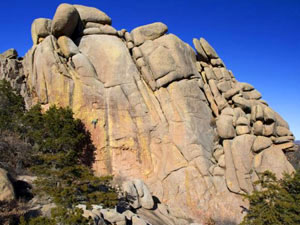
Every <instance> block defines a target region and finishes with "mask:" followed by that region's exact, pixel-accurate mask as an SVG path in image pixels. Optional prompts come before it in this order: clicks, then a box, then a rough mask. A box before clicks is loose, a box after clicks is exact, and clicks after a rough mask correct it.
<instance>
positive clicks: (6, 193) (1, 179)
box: [0, 168, 15, 201]
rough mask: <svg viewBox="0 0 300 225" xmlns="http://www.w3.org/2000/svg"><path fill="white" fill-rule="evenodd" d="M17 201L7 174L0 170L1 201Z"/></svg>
mask: <svg viewBox="0 0 300 225" xmlns="http://www.w3.org/2000/svg"><path fill="white" fill-rule="evenodd" d="M13 199H15V192H14V188H13V185H12V183H11V182H10V180H9V179H8V175H7V172H6V171H5V170H4V169H2V168H0V201H11V200H13Z"/></svg>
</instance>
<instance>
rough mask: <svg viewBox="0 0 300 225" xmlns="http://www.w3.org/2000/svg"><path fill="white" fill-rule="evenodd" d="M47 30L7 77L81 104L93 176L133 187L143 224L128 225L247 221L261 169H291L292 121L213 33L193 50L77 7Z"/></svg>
mask: <svg viewBox="0 0 300 225" xmlns="http://www.w3.org/2000/svg"><path fill="white" fill-rule="evenodd" d="M48 23H49V22H46V21H41V25H40V26H41V28H39V29H33V33H34V34H32V35H33V37H34V38H33V39H34V45H33V47H32V48H31V49H30V50H29V51H28V52H27V54H26V55H25V57H24V60H22V61H19V60H17V59H9V58H4V57H3V56H1V57H0V77H1V78H4V79H7V80H9V81H10V82H11V83H12V84H13V85H14V86H17V87H18V90H19V91H20V92H21V94H22V95H23V96H24V97H25V101H26V104H27V107H31V106H32V105H34V104H35V103H38V102H39V103H41V104H42V107H45V108H47V107H48V106H49V105H51V104H56V105H58V106H69V107H71V108H72V109H73V111H74V113H75V116H76V117H78V118H80V119H81V120H82V121H83V122H84V123H85V125H86V127H87V129H88V130H89V131H90V133H91V137H92V139H93V142H94V144H95V146H96V148H97V151H96V158H95V163H94V165H93V168H94V170H95V174H96V175H103V174H113V175H114V176H115V177H116V178H121V180H122V179H123V178H126V179H125V180H130V181H128V183H126V184H124V185H125V187H124V189H125V190H126V192H127V193H130V195H133V196H135V198H136V199H135V201H133V202H132V204H131V207H132V208H135V209H136V210H137V211H138V212H139V214H138V215H139V216H140V218H138V217H137V218H136V217H134V215H123V216H121V217H122V219H124V218H125V217H126V218H134V219H132V220H134V221H135V222H134V223H143V222H139V219H143V221H144V222H147V221H148V222H149V223H152V224H188V222H187V221H195V222H199V223H202V222H203V221H204V219H205V217H206V218H208V217H212V218H214V219H215V220H217V221H218V223H219V224H222V221H223V220H225V219H226V218H228V217H230V218H231V219H232V220H233V221H235V222H237V223H238V222H239V221H240V220H241V218H242V216H243V215H242V214H241V213H240V208H239V206H240V205H245V204H246V203H245V202H243V201H242V197H241V196H240V195H238V194H241V193H249V192H251V191H252V190H253V189H254V187H253V181H255V179H256V173H258V172H262V171H263V170H266V169H268V170H271V171H273V172H275V173H276V174H277V175H278V176H281V173H282V172H285V171H286V172H292V171H293V168H292V166H291V165H290V164H289V162H288V161H287V159H286V156H285V154H284V152H286V151H291V150H292V149H293V135H292V133H291V132H290V131H289V126H288V124H287V123H286V122H285V121H284V120H283V119H282V118H281V117H280V115H278V114H277V113H276V112H275V111H274V110H272V109H271V108H270V107H269V106H268V105H267V104H266V102H264V101H263V100H261V99H260V98H261V95H260V93H259V92H258V91H257V90H255V89H254V87H253V86H252V85H250V84H247V83H240V82H238V81H237V80H236V79H235V78H234V75H233V74H232V72H231V71H230V70H228V69H227V68H226V67H225V65H224V63H223V62H222V60H221V59H220V58H219V56H218V54H217V53H216V51H215V50H214V49H213V48H212V47H211V45H210V44H209V43H208V42H207V41H206V40H204V39H203V38H200V41H198V39H195V41H194V44H195V48H196V52H194V50H193V49H192V48H191V46H189V45H188V44H186V43H184V42H183V41H182V40H180V39H179V38H178V37H177V36H175V35H174V34H166V32H167V27H166V26H165V25H164V24H162V23H154V24H150V25H145V26H142V27H138V28H136V29H133V30H132V31H131V32H130V33H129V32H127V31H126V30H125V29H123V30H120V31H116V30H115V29H114V28H113V27H112V26H110V24H111V19H110V18H109V17H108V16H107V15H106V14H105V13H103V12H101V11H100V10H97V9H94V8H88V7H83V6H77V5H75V6H72V5H68V4H63V5H60V6H59V8H58V9H57V11H56V13H55V16H54V18H53V20H52V22H51V24H52V25H51V26H52V29H51V30H50V33H48V28H47V26H48V25H46V24H48ZM37 27H38V26H37ZM104 27H105V29H104ZM101 29H102V30H101ZM44 31H45V32H44ZM104 31H105V32H104ZM37 37H40V38H42V39H39V38H37ZM95 119H98V123H97V124H96V126H93V125H92V124H91V121H92V120H95ZM283 150H284V151H283ZM136 179H139V180H136ZM141 180H142V181H141ZM153 196H155V198H154V197H153ZM155 199H158V201H160V202H161V204H157V201H156V200H155ZM101 215H102V214H101ZM174 218H176V219H174ZM116 223H117V222H116ZM121 223H123V222H121Z"/></svg>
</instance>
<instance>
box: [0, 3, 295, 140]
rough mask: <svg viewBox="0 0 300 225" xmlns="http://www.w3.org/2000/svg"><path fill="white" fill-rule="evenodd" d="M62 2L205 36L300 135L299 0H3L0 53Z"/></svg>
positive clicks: (24, 39)
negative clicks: (82, 5)
mask: <svg viewBox="0 0 300 225" xmlns="http://www.w3.org/2000/svg"><path fill="white" fill-rule="evenodd" d="M63 2H68V3H74V4H75V3H76V4H84V5H89V6H95V7H97V8H99V9H101V10H103V11H104V12H106V13H107V14H108V15H109V16H110V17H111V18H112V20H113V26H114V27H115V28H117V29H121V28H126V29H127V30H129V31H130V30H131V29H133V28H134V27H137V26H140V25H144V24H147V23H152V22H156V21H162V22H164V23H166V24H167V25H168V27H169V32H170V33H174V34H176V35H177V36H179V37H180V38H181V39H182V40H183V41H185V42H187V43H189V44H192V38H193V37H204V38H206V39H207V40H208V41H209V42H210V43H211V44H212V46H213V47H214V48H215V49H216V50H217V52H218V54H219V55H220V56H221V58H222V59H223V61H224V62H225V64H226V66H227V68H229V69H231V70H232V71H233V73H234V75H235V76H236V78H237V79H238V80H239V81H243V82H248V83H251V84H252V85H254V87H255V88H257V89H258V90H259V91H260V92H261V93H262V95H263V98H264V99H265V100H266V101H267V102H268V103H269V104H270V106H271V107H272V108H274V109H275V110H276V111H277V112H278V113H280V114H281V115H282V116H283V117H284V118H285V119H286V120H287V121H288V122H289V124H290V127H291V130H292V131H293V132H294V134H295V136H296V138H297V139H300V116H299V115H300V0H195V1H194V0H180V1H179V0H147V1H146V0H138V1H137V0H118V1H114V0H81V1H70V0H65V1H59V0H44V1H41V0H39V1H37V0H27V1H26V0H18V1H17V0H3V1H1V6H0V21H1V28H0V29H1V36H0V43H1V44H0V52H2V51H4V50H6V49H8V48H12V47H13V48H16V49H17V50H18V52H19V53H20V55H24V54H25V52H26V51H27V50H28V49H29V48H30V47H31V45H32V41H31V36H30V26H31V22H32V21H33V20H34V19H35V18H38V17H46V18H52V17H53V15H54V12H55V9H56V7H57V6H58V5H59V4H60V3H63Z"/></svg>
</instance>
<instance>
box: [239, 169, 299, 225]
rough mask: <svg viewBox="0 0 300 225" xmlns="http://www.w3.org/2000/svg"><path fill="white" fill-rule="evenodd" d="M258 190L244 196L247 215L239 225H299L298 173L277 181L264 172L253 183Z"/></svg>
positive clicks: (271, 175) (287, 175) (271, 174)
mask: <svg viewBox="0 0 300 225" xmlns="http://www.w3.org/2000/svg"><path fill="white" fill-rule="evenodd" d="M255 184H256V185H257V187H258V189H259V190H255V191H253V193H251V194H249V195H245V197H246V199H248V200H249V203H250V207H249V211H248V214H247V215H246V216H245V217H244V220H243V222H242V223H241V225H296V224H300V172H299V171H297V172H296V173H294V174H292V175H289V174H285V175H284V177H283V179H281V180H278V179H277V178H276V176H275V175H274V174H273V173H271V172H269V171H266V172H264V173H262V174H259V180H258V181H257V182H256V183H255Z"/></svg>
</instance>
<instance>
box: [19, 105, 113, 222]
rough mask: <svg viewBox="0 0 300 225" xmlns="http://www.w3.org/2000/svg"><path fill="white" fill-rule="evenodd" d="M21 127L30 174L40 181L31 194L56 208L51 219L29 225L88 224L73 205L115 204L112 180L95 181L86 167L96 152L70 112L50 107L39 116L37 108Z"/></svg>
mask: <svg viewBox="0 0 300 225" xmlns="http://www.w3.org/2000/svg"><path fill="white" fill-rule="evenodd" d="M22 124H23V125H22V127H21V129H20V132H21V133H22V136H23V137H24V138H26V139H27V140H28V141H29V142H30V143H31V144H32V145H33V151H32V158H33V160H32V165H31V171H32V172H33V173H34V174H36V175H37V176H38V177H39V178H38V179H37V180H36V181H35V186H36V187H35V188H34V193H35V194H37V195H41V196H44V195H48V196H50V197H51V198H52V201H53V202H54V203H56V205H57V206H58V207H57V208H56V209H55V210H54V211H53V213H52V217H51V218H50V219H46V218H42V217H39V218H35V219H31V220H30V221H29V222H28V224H37V223H38V222H39V221H44V223H46V224H52V222H53V221H54V224H56V223H61V224H87V223H86V219H84V218H83V217H82V216H80V215H81V214H80V213H79V211H78V210H79V209H77V208H76V205H78V204H86V205H87V206H88V207H90V206H91V204H102V205H103V206H104V207H114V206H115V205H116V204H117V200H118V198H117V193H116V191H115V190H114V189H113V188H112V187H111V186H110V181H111V179H112V177H109V176H108V177H100V178H99V177H95V176H94V175H93V173H92V170H91V169H90V167H89V165H90V162H92V159H90V158H89V155H93V150H94V149H95V148H94V146H93V145H92V142H91V140H90V134H89V133H88V132H86V130H85V127H84V125H83V123H82V122H81V121H80V120H78V119H74V118H73V113H72V111H71V110H70V109H64V108H57V107H56V106H52V107H51V108H50V109H49V110H48V111H46V112H45V113H42V112H41V107H40V106H39V105H37V106H35V107H33V108H32V109H31V110H29V111H28V112H27V113H25V115H24V117H23V123H22ZM87 162H88V163H87ZM62 212H64V213H62ZM37 221H38V222H37ZM72 221H73V222H72ZM74 221H77V222H76V223H74ZM80 221H81V222H82V223H81V222H80Z"/></svg>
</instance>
